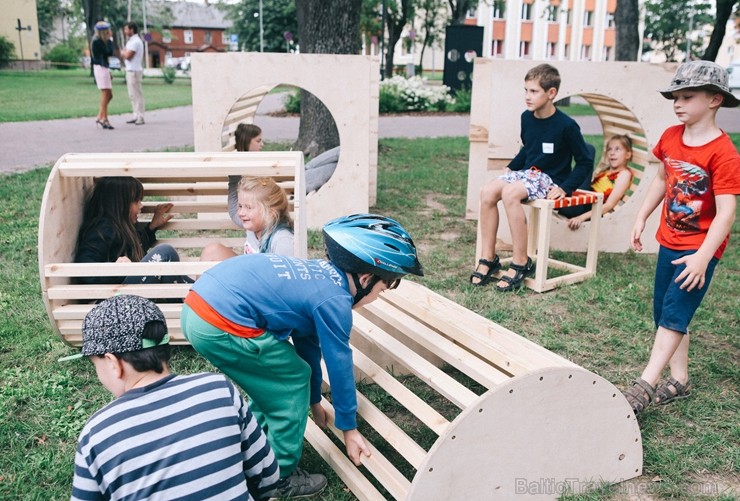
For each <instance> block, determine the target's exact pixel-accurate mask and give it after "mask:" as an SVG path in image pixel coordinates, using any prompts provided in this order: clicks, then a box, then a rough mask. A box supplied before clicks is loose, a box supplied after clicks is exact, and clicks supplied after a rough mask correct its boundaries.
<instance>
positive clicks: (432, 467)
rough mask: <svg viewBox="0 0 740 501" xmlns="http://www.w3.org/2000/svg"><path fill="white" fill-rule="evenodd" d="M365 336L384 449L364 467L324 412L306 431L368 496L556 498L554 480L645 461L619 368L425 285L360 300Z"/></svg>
mask: <svg viewBox="0 0 740 501" xmlns="http://www.w3.org/2000/svg"><path fill="white" fill-rule="evenodd" d="M351 342H352V345H353V357H354V363H355V367H356V370H357V372H358V373H359V375H360V376H361V377H363V378H364V380H365V382H367V383H372V386H367V387H366V388H367V390H368V391H372V396H370V395H365V394H363V393H362V392H358V404H359V405H358V415H359V417H360V418H361V419H360V428H359V429H360V431H361V432H362V433H363V435H364V436H365V438H366V439H368V441H369V442H370V444H371V450H372V456H371V457H370V458H363V459H362V463H363V466H364V468H362V469H358V468H356V467H355V466H354V464H352V463H351V462H350V461H349V459H348V458H347V457H346V455H345V453H344V447H343V445H342V444H341V440H342V437H343V435H342V432H341V431H339V430H337V429H335V428H333V427H330V430H329V431H328V432H326V433H325V432H324V431H322V430H321V429H319V428H318V427H317V426H316V425H315V424H313V422H312V421H310V420H309V425H308V428H307V431H306V438H307V439H308V441H309V442H310V443H311V445H312V446H313V447H314V449H316V450H317V451H318V452H319V454H320V455H321V456H322V457H323V458H324V459H325V460H326V461H327V462H328V463H329V464H330V465H331V467H332V468H333V469H334V470H335V471H336V472H337V473H338V475H339V476H340V477H341V478H342V480H343V481H344V482H345V483H346V484H347V486H348V487H349V488H350V489H351V490H352V492H353V493H354V495H355V496H357V498H358V499H361V500H383V499H397V500H418V501H428V500H430V499H475V500H478V499H486V500H489V499H490V500H494V499H502V500H510V499H515V498H517V495H518V494H523V493H524V494H526V493H529V494H530V495H531V494H539V496H534V497H535V498H537V499H556V498H557V497H558V495H559V494H561V493H562V492H560V491H557V490H556V489H550V490H548V489H547V488H546V487H544V485H545V483H547V485H550V486H552V485H556V484H558V483H560V484H564V483H566V482H570V483H571V485H573V487H574V488H575V489H576V492H582V490H583V488H584V486H586V485H589V484H591V485H592V487H595V486H596V485H598V484H599V483H600V482H605V483H614V482H620V481H623V480H626V479H629V478H633V477H636V476H639V475H640V474H641V473H642V439H641V436H640V428H639V426H638V424H637V420H636V419H635V417H634V414H633V413H632V409H631V407H630V406H629V404H628V403H627V401H626V399H625V398H624V397H623V396H622V394H621V392H620V391H619V390H617V389H616V388H615V387H614V386H613V385H612V384H611V383H610V382H608V381H606V380H605V379H603V378H601V377H599V376H597V375H595V374H593V373H591V372H589V371H587V370H585V369H583V368H581V367H579V366H577V365H576V364H574V363H572V362H569V361H568V360H566V359H564V358H562V357H560V356H558V355H556V354H555V353H552V352H550V351H548V350H546V349H545V348H543V347H541V346H539V345H537V344H535V343H533V342H531V341H528V340H526V339H524V338H523V337H521V336H519V335H517V334H515V333H514V332H512V331H510V330H507V329H505V328H503V327H502V326H500V325H497V324H496V323H494V322H491V321H490V320H487V319H486V318H484V317H481V316H479V315H477V314H475V313H473V312H471V311H470V310H467V309H465V308H464V307H462V306H460V305H458V304H456V303H454V302H452V301H450V300H448V299H446V298H444V297H442V296H440V295H439V294H437V293H434V292H432V291H430V290H429V289H427V288H426V287H424V286H422V285H419V284H417V283H414V282H411V281H409V280H404V281H402V282H401V285H400V287H399V288H398V289H396V290H394V291H387V292H384V293H383V294H381V295H380V298H379V299H378V300H376V301H374V302H373V303H371V304H369V305H367V306H365V307H364V308H362V309H360V310H359V311H356V312H355V318H354V326H353V330H352V337H351ZM325 373H326V372H325ZM402 375H406V376H402ZM325 382H326V384H327V385H328V384H329V382H328V380H326V381H325ZM420 395H423V396H420ZM324 405H325V406H326V407H327V408H328V409H329V414H330V415H332V414H333V412H332V410H331V407H330V405H331V404H330V403H329V402H328V401H326V400H325V401H324ZM390 406H393V409H392V411H388V410H386V409H387V408H388V407H390ZM391 416H393V417H391Z"/></svg>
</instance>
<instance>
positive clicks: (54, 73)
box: [0, 68, 596, 122]
mask: <svg viewBox="0 0 740 501" xmlns="http://www.w3.org/2000/svg"><path fill="white" fill-rule="evenodd" d="M112 74H113V100H112V101H111V102H110V104H109V105H108V113H109V114H110V115H120V114H122V113H129V112H131V102H130V101H129V98H128V92H127V90H126V82H125V72H123V71H113V72H112ZM441 78H442V73H441V72H437V73H435V74H434V76H433V77H432V78H430V79H431V80H435V79H436V80H441ZM143 85H144V100H145V101H146V109H147V110H158V109H162V108H171V107H173V106H186V105H190V104H192V95H191V89H190V78H178V79H176V80H175V82H174V83H173V84H167V83H165V81H164V79H163V78H161V77H145V78H144V83H143ZM272 92H295V87H291V86H285V85H280V86H277V87H276V88H275V89H273V90H272ZM40 103H43V105H41V104H40ZM99 105H100V91H99V90H98V88H97V87H96V86H95V80H94V79H93V77H92V76H91V75H90V72H89V70H84V69H81V68H75V69H70V70H61V69H49V70H42V71H27V72H22V71H11V70H0V122H26V121H32V120H54V119H58V118H79V117H94V116H96V115H97V113H98V106H99ZM521 107H522V109H524V104H523V101H522V104H521ZM562 110H563V111H564V112H565V113H567V114H569V115H571V116H582V115H594V114H596V112H595V111H594V109H593V108H591V106H589V105H587V104H579V103H574V104H572V105H570V106H564V107H562Z"/></svg>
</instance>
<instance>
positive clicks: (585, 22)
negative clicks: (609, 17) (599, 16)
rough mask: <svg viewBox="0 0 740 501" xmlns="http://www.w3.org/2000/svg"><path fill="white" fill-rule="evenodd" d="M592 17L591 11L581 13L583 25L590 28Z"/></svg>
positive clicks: (592, 12)
mask: <svg viewBox="0 0 740 501" xmlns="http://www.w3.org/2000/svg"><path fill="white" fill-rule="evenodd" d="M593 17H594V11H592V10H584V11H583V25H584V26H592V25H593V21H594V20H593Z"/></svg>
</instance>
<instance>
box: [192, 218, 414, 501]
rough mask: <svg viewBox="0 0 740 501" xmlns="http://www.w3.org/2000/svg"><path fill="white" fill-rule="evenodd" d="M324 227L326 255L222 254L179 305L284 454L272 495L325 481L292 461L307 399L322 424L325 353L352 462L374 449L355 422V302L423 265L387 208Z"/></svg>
mask: <svg viewBox="0 0 740 501" xmlns="http://www.w3.org/2000/svg"><path fill="white" fill-rule="evenodd" d="M323 233H324V242H325V247H326V253H327V257H328V260H324V259H299V258H293V257H287V256H278V255H275V254H247V255H243V256H237V257H235V258H232V259H228V260H226V261H224V262H222V263H219V264H218V265H216V266H214V267H213V268H211V269H210V270H208V271H207V272H205V273H204V274H203V275H202V276H201V277H200V278H199V279H198V280H197V281H196V282H195V284H194V285H193V288H192V289H191V291H190V293H189V294H188V296H187V298H186V299H185V305H184V306H183V310H182V315H181V324H182V330H183V333H184V335H185V337H186V338H187V340H188V341H189V342H190V343H191V344H192V345H193V347H194V348H195V349H196V351H198V353H200V354H201V355H203V356H204V357H205V358H207V359H208V360H209V361H210V362H211V363H213V365H215V366H216V367H218V368H219V369H220V370H221V371H223V372H224V373H225V374H226V375H227V376H229V377H230V378H231V379H232V380H233V381H234V382H235V383H237V384H238V385H239V386H240V387H241V388H242V389H243V390H244V391H245V392H246V393H247V394H248V395H249V397H250V400H251V407H252V412H253V414H254V415H255V417H257V420H258V421H259V423H260V424H261V425H262V427H263V428H264V429H266V431H267V438H268V441H269V443H270V445H271V447H272V449H273V451H274V453H275V455H276V457H277V459H278V463H279V464H280V470H281V480H280V483H279V484H278V488H277V489H275V491H274V492H272V493H271V494H270V495H271V496H272V497H280V498H282V497H299V496H310V495H313V494H317V493H319V492H320V491H321V490H322V489H323V488H324V487H325V486H326V478H325V477H324V476H323V475H320V474H309V473H306V472H305V471H304V470H302V469H301V468H298V462H299V460H300V458H301V453H302V449H303V434H304V431H305V428H306V421H307V419H308V409H309V406H310V409H311V413H312V416H313V419H314V421H315V422H316V423H317V424H318V425H319V426H321V427H325V426H326V421H327V415H326V411H325V410H324V409H323V408H322V407H321V403H320V402H321V382H322V375H321V365H320V362H321V359H322V357H323V359H324V362H325V364H326V368H327V372H328V376H329V381H330V382H331V390H332V404H333V406H334V410H335V419H334V424H335V425H336V427H337V428H339V429H340V430H343V432H344V442H345V446H346V449H347V454H348V456H349V457H350V459H352V461H354V463H355V464H357V465H358V466H359V465H360V457H361V455H365V456H369V455H370V450H369V448H368V446H367V444H366V443H365V440H364V439H363V437H362V435H361V434H360V433H359V432H358V431H357V420H356V410H357V400H356V390H355V384H354V373H353V363H352V350H351V348H350V346H349V337H350V331H351V329H352V309H353V308H355V307H358V306H363V305H365V304H368V303H370V302H371V301H373V300H375V299H376V298H377V297H378V295H379V294H380V293H381V292H383V291H384V290H387V289H392V288H395V287H397V286H398V283H399V282H400V279H401V278H402V277H403V276H404V275H407V274H409V273H411V274H413V275H418V276H422V275H423V271H422V266H421V263H420V262H419V259H418V257H417V253H416V247H415V246H414V242H413V241H412V240H411V237H410V236H409V234H408V233H407V232H406V230H404V229H403V227H401V225H400V224H398V223H397V222H396V221H394V220H392V219H390V218H386V217H383V216H378V215H374V214H356V215H353V216H347V217H342V218H339V219H335V220H334V221H331V222H329V223H328V224H326V226H324V230H323ZM288 338H291V339H292V341H293V343H292V344H291V343H290V342H289V341H288Z"/></svg>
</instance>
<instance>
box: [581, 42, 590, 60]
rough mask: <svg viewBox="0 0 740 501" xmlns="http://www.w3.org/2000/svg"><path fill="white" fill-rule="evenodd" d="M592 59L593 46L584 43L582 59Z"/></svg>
mask: <svg viewBox="0 0 740 501" xmlns="http://www.w3.org/2000/svg"><path fill="white" fill-rule="evenodd" d="M590 60H591V46H590V45H583V46H582V47H581V61H590Z"/></svg>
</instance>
